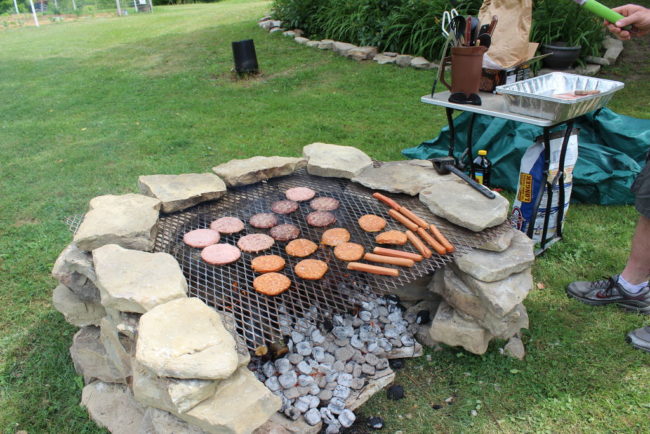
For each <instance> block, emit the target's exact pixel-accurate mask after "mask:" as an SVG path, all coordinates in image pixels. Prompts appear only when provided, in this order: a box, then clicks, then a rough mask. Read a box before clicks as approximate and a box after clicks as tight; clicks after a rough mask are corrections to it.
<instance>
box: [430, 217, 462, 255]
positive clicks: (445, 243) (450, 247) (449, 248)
mask: <svg viewBox="0 0 650 434" xmlns="http://www.w3.org/2000/svg"><path fill="white" fill-rule="evenodd" d="M429 230H430V231H431V233H432V234H433V236H434V237H436V239H437V240H438V241H439V242H440V244H442V245H443V246H444V248H445V249H446V250H447V253H453V252H455V251H456V248H455V247H454V245H453V244H451V243H450V242H449V240H448V239H447V238H446V237H445V236H444V235H443V234H442V232H440V230H438V228H437V227H436V225H434V224H431V225H429Z"/></svg>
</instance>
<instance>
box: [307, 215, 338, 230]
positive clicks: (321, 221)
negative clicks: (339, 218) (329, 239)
mask: <svg viewBox="0 0 650 434" xmlns="http://www.w3.org/2000/svg"><path fill="white" fill-rule="evenodd" d="M307 223H309V225H310V226H316V227H317V228H322V227H324V226H329V225H331V224H334V223H336V216H335V215H334V214H332V213H331V212H329V211H314V212H310V213H309V214H307Z"/></svg>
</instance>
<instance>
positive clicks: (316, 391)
mask: <svg viewBox="0 0 650 434" xmlns="http://www.w3.org/2000/svg"><path fill="white" fill-rule="evenodd" d="M319 393H320V387H319V386H318V384H316V380H314V382H313V383H312V384H311V386H309V394H310V395H313V396H316V395H318V394H319Z"/></svg>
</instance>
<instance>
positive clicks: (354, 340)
mask: <svg viewBox="0 0 650 434" xmlns="http://www.w3.org/2000/svg"><path fill="white" fill-rule="evenodd" d="M350 345H352V346H353V347H354V348H356V349H358V350H362V349H363V348H364V347H365V346H366V345H365V344H364V343H363V341H362V340H361V338H360V337H359V336H358V335H354V336H352V337H351V338H350Z"/></svg>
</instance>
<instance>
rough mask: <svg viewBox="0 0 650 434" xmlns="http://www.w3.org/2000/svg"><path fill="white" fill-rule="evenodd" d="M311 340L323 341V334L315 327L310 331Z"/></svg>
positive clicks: (317, 342) (314, 341) (316, 342)
mask: <svg viewBox="0 0 650 434" xmlns="http://www.w3.org/2000/svg"><path fill="white" fill-rule="evenodd" d="M311 341H312V342H313V343H315V344H322V343H323V342H325V336H323V333H321V331H320V330H318V329H315V330H314V331H312V332H311Z"/></svg>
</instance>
